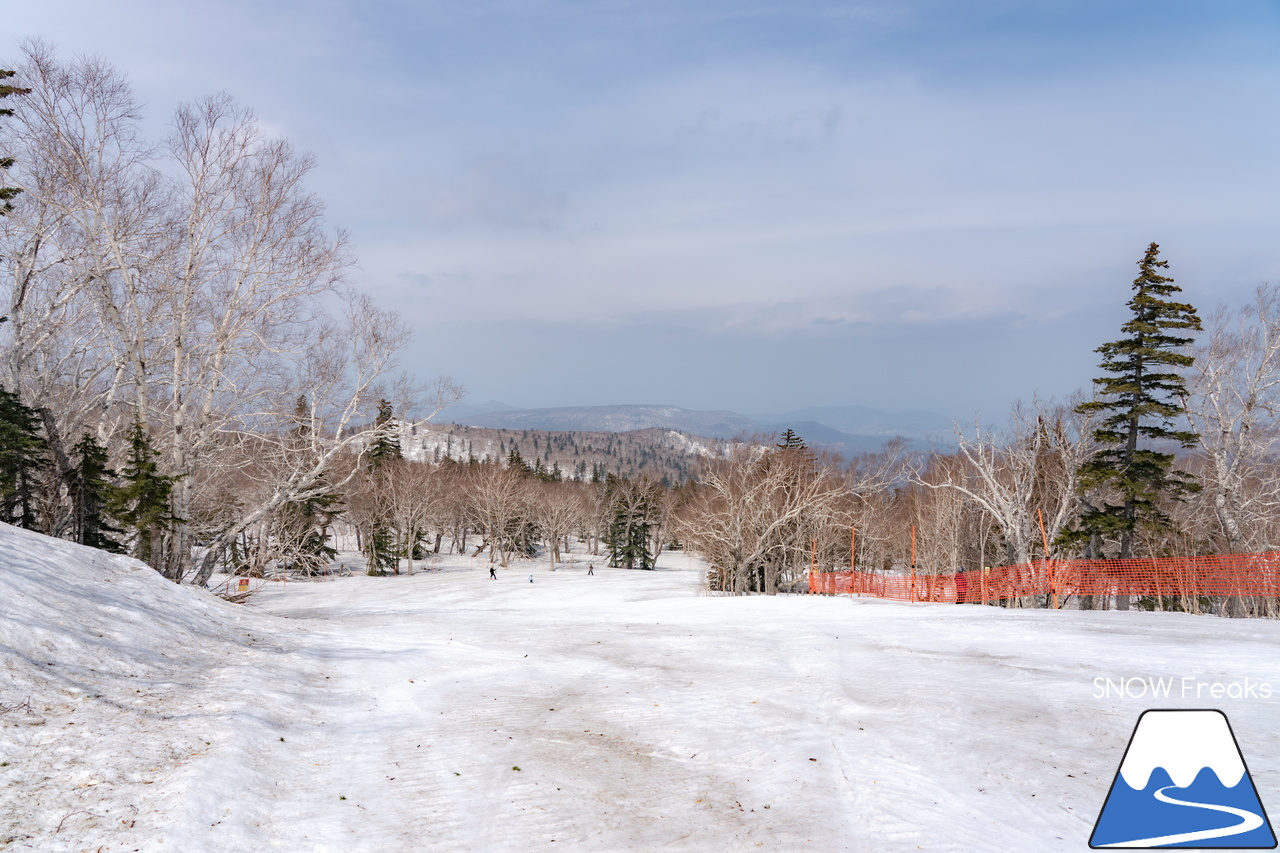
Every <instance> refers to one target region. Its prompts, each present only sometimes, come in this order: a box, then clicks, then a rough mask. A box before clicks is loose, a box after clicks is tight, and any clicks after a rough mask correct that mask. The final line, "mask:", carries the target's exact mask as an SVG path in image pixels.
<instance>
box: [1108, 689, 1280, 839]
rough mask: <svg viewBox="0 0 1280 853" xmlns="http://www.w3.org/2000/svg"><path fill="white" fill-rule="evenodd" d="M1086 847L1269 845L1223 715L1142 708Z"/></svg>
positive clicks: (1257, 803) (1250, 780)
mask: <svg viewBox="0 0 1280 853" xmlns="http://www.w3.org/2000/svg"><path fill="white" fill-rule="evenodd" d="M1089 846H1090V847H1091V848H1094V849H1100V848H1101V849H1110V848H1118V847H1126V848H1130V849H1132V848H1148V849H1149V848H1157V847H1196V848H1201V849H1203V848H1210V849H1222V848H1228V849H1232V850H1271V849H1273V848H1275V846H1276V836H1275V833H1274V832H1272V831H1271V822H1270V821H1269V820H1267V813H1266V811H1265V810H1264V809H1263V808H1262V801H1261V800H1260V799H1258V791H1257V789H1256V788H1255V787H1254V785H1253V777H1251V776H1250V775H1249V768H1248V767H1246V766H1245V763H1244V756H1243V755H1242V754H1241V753H1240V746H1239V744H1237V743H1236V737H1235V734H1234V733H1233V732H1232V731H1231V724H1230V723H1229V722H1227V716H1226V714H1223V713H1222V712H1221V711H1211V710H1196V711H1181V710H1169V711H1165V710H1154V711H1144V712H1143V714H1142V716H1141V717H1139V718H1138V724H1137V726H1135V727H1134V729H1133V736H1132V737H1131V738H1129V746H1128V748H1127V749H1126V750H1125V753H1124V758H1123V760H1121V762H1120V769H1119V771H1118V772H1117V773H1116V778H1115V781H1113V782H1112V783H1111V791H1110V792H1109V793H1108V794H1107V800H1106V802H1105V803H1104V804H1103V806H1102V813H1101V814H1099V815H1098V822H1097V824H1096V825H1095V826H1094V828H1093V835H1092V837H1090V839H1089Z"/></svg>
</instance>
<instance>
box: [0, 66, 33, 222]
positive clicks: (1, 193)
mask: <svg viewBox="0 0 1280 853" xmlns="http://www.w3.org/2000/svg"><path fill="white" fill-rule="evenodd" d="M13 75H14V72H13V71H7V70H4V69H0V80H8V79H9V78H10V77H12V76H13ZM30 91H31V90H30V89H20V88H18V87H17V86H10V85H9V84H8V83H0V100H3V99H4V98H7V97H9V96H10V95H26V94H28V93H30ZM11 115H13V110H12V109H11V108H8V107H5V108H0V118H8V117H9V116H11ZM12 165H13V158H12V157H5V156H2V155H0V172H3V171H7V170H8V169H9V167H10V166H12ZM20 192H22V190H20V189H18V188H17V187H4V186H0V216H3V215H4V214H6V213H8V212H9V211H11V210H13V198H14V196H16V195H17V194H18V193H20Z"/></svg>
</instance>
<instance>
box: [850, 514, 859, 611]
mask: <svg viewBox="0 0 1280 853" xmlns="http://www.w3.org/2000/svg"><path fill="white" fill-rule="evenodd" d="M857 544H858V531H857V530H855V529H854V527H853V525H852V524H851V525H849V597H850V598H853V582H854V579H855V578H856V577H857V574H855V572H856V571H857V569H855V568H854V559H853V558H854V555H856V554H857V553H858V552H857V551H855V550H853V549H854V546H856V545H857Z"/></svg>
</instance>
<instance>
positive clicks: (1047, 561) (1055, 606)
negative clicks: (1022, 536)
mask: <svg viewBox="0 0 1280 853" xmlns="http://www.w3.org/2000/svg"><path fill="white" fill-rule="evenodd" d="M1036 515H1037V516H1039V517H1040V539H1041V541H1043V542H1044V564H1045V566H1046V567H1047V568H1048V569H1049V589H1050V590H1051V591H1052V592H1053V609H1054V610H1057V609H1058V585H1057V584H1056V583H1054V577H1053V561H1052V560H1050V559H1049V535H1048V534H1047V533H1045V532H1044V512H1042V511H1041V510H1040V508H1039V507H1036Z"/></svg>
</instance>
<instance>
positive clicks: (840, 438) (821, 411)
mask: <svg viewBox="0 0 1280 853" xmlns="http://www.w3.org/2000/svg"><path fill="white" fill-rule="evenodd" d="M438 420H439V421H441V422H451V423H458V424H464V425H467V426H477V427H487V428H490V429H508V430H526V429H527V430H545V431H554V432H632V431H635V430H644V429H669V430H676V431H679V432H683V433H687V434H690V435H699V436H704V437H707V438H734V437H736V436H739V435H751V434H756V433H764V434H770V435H773V434H777V433H780V432H782V431H783V430H785V429H793V430H795V431H796V433H798V434H799V435H800V436H801V437H802V438H803V439H804V440H805V441H806V442H807V443H808V444H810V445H811V446H814V447H828V448H831V449H833V450H838V451H840V452H842V453H846V454H851V453H862V452H866V451H873V450H878V449H879V448H880V447H881V446H883V445H884V443H885V441H887V440H888V439H890V438H893V437H894V436H896V435H901V436H903V437H905V438H909V439H913V440H916V441H919V440H921V439H924V438H926V437H927V436H928V435H929V434H931V433H934V432H937V433H949V432H950V428H951V423H950V421H948V420H946V419H945V418H943V417H942V416H941V415H937V414H934V413H932V412H920V411H913V412H902V413H898V414H891V413H887V412H880V411H877V410H875V409H869V408H866V407H865V406H828V407H809V408H806V409H798V410H796V411H794V412H785V413H782V414H766V415H753V416H750V417H748V416H746V415H741V414H738V413H737V412H731V411H728V410H714V411H698V410H693V409H682V408H680V407H679V406H656V405H631V406H562V407H554V408H542V409H517V408H512V407H509V406H506V405H505V404H503V403H499V402H496V401H495V402H491V403H487V404H484V405H483V406H474V407H455V408H452V409H446V410H445V411H444V412H442V413H441V414H440V415H439V416H438Z"/></svg>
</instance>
